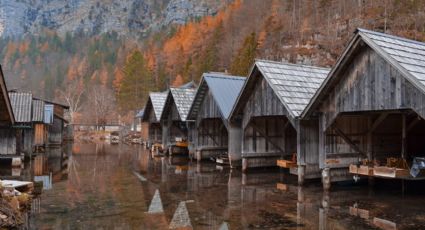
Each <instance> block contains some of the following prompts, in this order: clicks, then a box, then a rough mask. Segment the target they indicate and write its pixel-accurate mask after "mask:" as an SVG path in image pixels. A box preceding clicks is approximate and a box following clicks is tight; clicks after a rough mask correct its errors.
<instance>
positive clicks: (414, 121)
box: [406, 116, 421, 132]
mask: <svg viewBox="0 0 425 230" xmlns="http://www.w3.org/2000/svg"><path fill="white" fill-rule="evenodd" d="M419 121H421V118H420V117H419V116H418V117H417V118H414V119H413V121H412V122H410V124H409V125H408V126H407V130H406V131H407V132H409V131H410V130H411V129H413V127H415V125H417V124H418V123H419Z"/></svg>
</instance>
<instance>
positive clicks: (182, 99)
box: [161, 88, 196, 121]
mask: <svg viewBox="0 0 425 230" xmlns="http://www.w3.org/2000/svg"><path fill="white" fill-rule="evenodd" d="M195 93H196V89H190V88H189V89H187V88H170V91H169V92H168V95H167V99H166V102H165V106H164V112H163V113H162V116H161V120H162V119H165V116H166V115H165V114H166V113H165V112H166V111H165V110H166V109H167V112H168V110H169V108H171V101H172V100H173V101H174V104H175V105H176V107H177V111H178V113H179V116H180V119H181V120H182V121H186V118H187V115H188V113H189V109H190V106H191V105H192V101H193V99H194V98H195ZM167 115H168V114H167Z"/></svg>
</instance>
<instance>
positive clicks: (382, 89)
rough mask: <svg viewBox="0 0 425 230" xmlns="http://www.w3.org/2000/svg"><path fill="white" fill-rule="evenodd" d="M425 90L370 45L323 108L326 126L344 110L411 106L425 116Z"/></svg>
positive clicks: (394, 108) (350, 67) (357, 57)
mask: <svg viewBox="0 0 425 230" xmlns="http://www.w3.org/2000/svg"><path fill="white" fill-rule="evenodd" d="M424 103H425V94H424V93H422V92H421V91H420V90H418V89H417V88H416V87H414V86H413V85H412V84H411V83H410V82H409V81H407V80H406V79H405V78H404V77H403V76H402V75H401V73H399V71H398V70H397V69H395V68H394V67H392V66H391V65H390V64H389V63H387V62H386V61H385V60H384V59H383V58H382V57H380V56H379V55H378V54H377V53H376V52H375V51H373V50H372V49H370V48H369V47H365V48H363V49H362V50H361V51H360V52H359V53H358V54H357V55H356V56H355V57H354V59H353V61H352V64H350V65H349V67H348V68H347V69H345V71H343V72H342V77H341V80H340V81H339V82H338V83H337V84H336V85H335V86H334V88H333V90H332V92H331V93H330V94H329V96H328V97H327V98H326V99H325V100H324V101H323V104H322V105H321V106H320V109H319V110H320V111H321V112H322V113H323V116H325V120H324V123H323V125H324V127H325V128H326V129H327V128H328V127H329V126H330V125H331V124H332V122H333V120H334V119H335V118H336V116H337V115H338V114H339V113H341V112H358V111H376V110H398V109H407V108H411V109H413V110H414V111H416V112H417V113H418V114H419V115H420V116H421V117H422V118H425V106H424Z"/></svg>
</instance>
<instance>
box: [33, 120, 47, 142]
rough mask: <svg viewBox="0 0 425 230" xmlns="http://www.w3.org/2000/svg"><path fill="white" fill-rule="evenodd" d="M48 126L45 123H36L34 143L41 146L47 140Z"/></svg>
mask: <svg viewBox="0 0 425 230" xmlns="http://www.w3.org/2000/svg"><path fill="white" fill-rule="evenodd" d="M46 136H47V135H46V127H45V125H44V124H34V145H35V146H41V145H44V144H45V142H46Z"/></svg>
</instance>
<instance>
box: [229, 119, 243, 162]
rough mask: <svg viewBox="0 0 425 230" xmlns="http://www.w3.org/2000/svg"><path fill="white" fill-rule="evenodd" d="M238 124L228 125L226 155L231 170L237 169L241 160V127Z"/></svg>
mask: <svg viewBox="0 0 425 230" xmlns="http://www.w3.org/2000/svg"><path fill="white" fill-rule="evenodd" d="M241 125H242V124H241V123H240V122H234V123H229V142H228V145H229V146H228V148H229V149H228V155H229V162H230V166H231V167H232V168H234V167H239V166H240V165H241V159H242V127H241Z"/></svg>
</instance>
